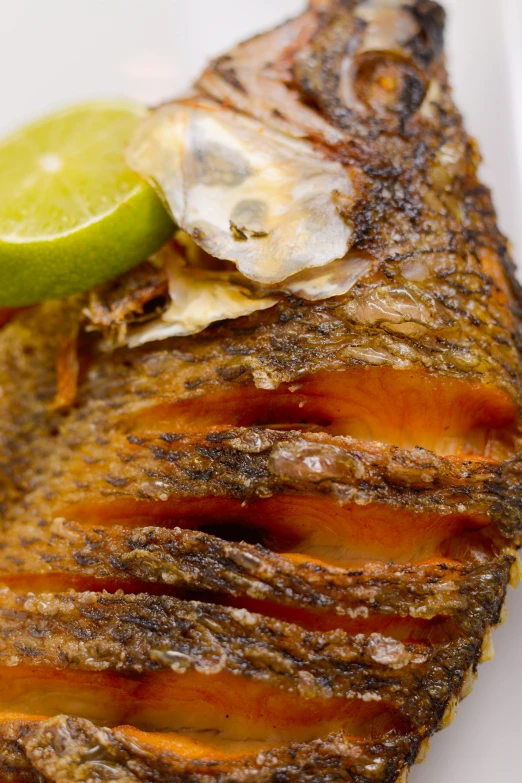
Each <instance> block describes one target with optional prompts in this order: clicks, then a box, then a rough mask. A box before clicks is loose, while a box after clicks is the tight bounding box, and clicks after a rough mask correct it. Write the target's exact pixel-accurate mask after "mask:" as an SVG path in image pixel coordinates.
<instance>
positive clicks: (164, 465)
mask: <svg viewBox="0 0 522 783" xmlns="http://www.w3.org/2000/svg"><path fill="white" fill-rule="evenodd" d="M443 26H444V12H443V10H442V9H441V7H440V6H439V5H437V4H436V3H434V2H431V0H408V1H407V2H395V0H344V1H341V0H337V1H334V0H314V2H311V4H310V6H309V8H308V9H307V10H306V11H305V12H304V13H303V14H302V15H301V16H300V17H298V18H297V19H294V20H291V21H290V22H288V23H286V24H284V25H282V26H281V27H279V28H277V29H275V30H273V31H271V32H269V33H266V34H264V35H261V36H257V37H256V38H254V39H252V40H250V41H247V42H246V43H244V44H241V45H240V46H238V47H236V48H235V49H234V50H232V51H231V52H230V53H229V54H228V55H225V56H223V57H221V58H219V59H218V60H216V61H215V62H214V63H212V64H211V66H210V67H209V68H208V69H207V70H206V71H205V72H204V73H203V75H202V76H201V78H200V79H199V81H198V83H197V85H196V87H195V95H196V96H197V100H198V101H200V103H202V104H205V105H207V104H208V103H209V102H211V103H212V105H213V106H217V107H218V109H219V107H222V108H223V110H226V112H236V113H237V116H238V117H246V118H248V119H249V121H250V120H252V121H255V122H258V123H262V124H263V125H265V126H266V127H267V128H268V129H270V132H271V133H272V132H273V133H274V134H284V135H285V136H286V137H289V138H292V139H295V140H298V141H299V142H300V143H306V144H308V145H310V147H311V149H313V154H314V156H316V155H320V156H323V157H324V159H325V160H328V161H330V162H336V163H340V164H342V166H343V167H344V169H345V171H346V172H348V174H349V177H350V181H351V183H352V186H353V192H352V193H351V197H350V199H348V200H347V199H341V200H340V201H339V203H338V207H339V210H340V213H341V214H342V217H343V220H344V221H346V225H347V227H348V229H349V231H348V232H347V233H348V234H349V236H350V237H351V239H350V242H351V243H352V249H353V250H354V252H356V253H359V254H360V253H363V254H366V255H365V258H366V257H367V258H369V259H370V260H371V263H370V265H369V267H368V268H367V269H366V271H364V273H363V274H362V276H361V277H360V279H358V280H357V282H356V283H355V284H354V285H353V287H352V288H351V289H350V290H349V291H348V292H346V293H344V294H343V295H342V296H338V297H334V298H332V299H325V300H319V301H307V300H305V299H303V298H299V297H297V296H291V295H284V294H279V295H278V296H277V299H278V302H277V304H276V305H274V306H273V307H272V308H270V309H265V310H263V311H259V312H256V313H253V314H252V315H249V316H247V317H244V318H240V319H238V320H235V321H225V322H222V323H218V324H214V325H213V326H210V327H209V328H207V329H206V330H205V331H204V332H202V333H200V334H198V335H195V336H192V337H179V338H175V339H168V340H164V341H162V342H151V343H147V344H145V345H142V346H141V347H135V348H128V347H120V348H117V349H116V350H113V351H112V352H107V351H106V350H104V346H103V341H101V340H100V334H99V332H100V331H102V332H104V333H107V332H111V330H112V331H113V332H116V331H117V332H122V333H123V332H124V331H125V329H126V328H127V327H130V326H132V321H133V319H134V318H135V317H136V316H137V317H138V318H139V317H141V314H142V313H143V312H144V308H145V307H146V305H147V303H148V302H157V300H158V297H159V298H160V299H161V298H165V297H166V296H167V294H168V291H167V287H166V281H165V279H164V277H162V273H161V272H159V271H158V270H157V268H156V267H154V266H152V265H150V264H144V265H143V267H141V268H140V269H138V270H136V271H135V272H133V273H130V274H129V275H126V276H125V278H123V279H122V280H120V281H118V282H116V283H112V284H110V285H108V286H105V287H103V288H102V289H99V290H98V291H96V292H93V293H92V294H91V295H90V297H77V298H75V299H72V300H68V301H65V302H53V303H47V304H44V305H41V306H39V307H38V308H34V309H32V310H29V311H26V312H22V313H19V314H17V315H16V316H15V317H14V318H13V319H12V320H11V322H10V323H9V324H7V325H6V326H5V327H4V328H3V329H2V331H1V332H0V384H1V389H2V395H1V397H0V408H1V423H0V438H1V443H2V456H1V458H0V461H1V467H2V470H1V472H0V481H1V485H0V486H1V498H0V502H1V506H2V518H3V522H2V527H1V529H0V585H1V586H2V589H1V590H0V709H1V710H2V712H0V772H1V776H2V779H3V780H6V781H11V783H43V781H44V780H46V781H48V780H51V781H55V783H65V781H69V780H73V779H74V780H80V781H96V783H109V781H120V782H121V783H135V781H154V783H167V782H168V783H171V781H179V783H211V781H215V780H216V779H218V780H219V781H221V783H246V781H259V783H265V781H266V783H294V782H295V783H297V782H298V781H299V783H303V781H305V782H309V783H316V781H318V780H321V781H333V780H345V781H349V782H350V783H370V782H371V783H394V781H396V780H398V779H399V778H400V779H403V776H404V775H405V774H407V770H408V768H409V767H410V765H411V764H413V763H414V761H415V759H416V758H417V755H418V753H419V749H420V748H421V746H422V745H423V743H424V742H425V741H426V740H427V739H428V738H429V736H430V735H431V734H432V733H433V732H434V731H436V730H437V729H439V728H442V727H443V726H444V725H446V723H447V722H448V720H449V718H450V717H451V716H452V714H453V712H454V709H455V705H456V703H457V701H458V699H459V698H460V697H461V696H464V695H466V693H467V691H468V690H469V686H470V682H471V681H472V678H473V676H474V674H475V671H476V668H477V664H478V663H479V661H480V660H482V659H485V658H487V655H488V650H487V643H488V638H489V634H490V630H491V628H492V627H493V626H494V625H496V624H497V623H498V622H499V621H500V620H501V617H502V606H503V602H504V598H505V594H506V589H507V586H508V583H509V582H510V581H511V582H512V583H515V581H516V579H517V574H518V573H519V568H518V567H517V561H516V549H517V548H518V547H519V546H520V539H521V530H522V528H521V509H522V497H521V493H520V487H521V485H522V483H521V480H520V479H521V462H520V415H521V400H522V398H521V392H520V389H521V388H522V387H521V376H522V372H521V326H520V317H519V314H520V306H521V301H522V299H521V296H520V288H519V286H518V283H517V282H516V280H515V277H514V274H513V264H512V262H511V259H510V255H509V246H508V243H507V241H506V239H505V238H504V237H503V236H502V235H501V233H500V232H499V230H498V227H497V223H496V216H495V212H494V209H493V206H492V203H491V198H490V195H489V192H488V191H487V189H486V188H485V187H484V186H483V185H482V184H481V183H480V181H479V179H478V176H477V167H478V164H479V153H478V151H477V148H476V145H475V144H474V142H473V141H472V140H471V139H470V138H469V137H468V136H467V135H466V132H465V130H464V128H463V124H462V120H461V117H460V115H459V113H458V111H457V109H456V107H455V105H454V103H453V101H452V97H451V91H450V88H449V85H448V80H447V75H446V71H445V65H444V52H443ZM224 159H226V160H228V161H230V159H231V158H230V155H228V157H227V156H226V155H225V158H224ZM239 228H241V227H239ZM246 236H247V238H246V239H241V243H242V245H243V244H246V245H248V243H252V242H263V241H264V238H263V237H253V236H250V237H249V235H248V234H246ZM204 239H205V238H204V236H203V234H202V232H200V233H199V234H198V236H197V240H198V241H199V242H201V243H204ZM258 247H259V246H258ZM71 341H72V342H73V344H74V345H75V346H76V350H77V355H78V361H77V362H76V361H73V362H72V363H71V362H70V361H69V359H68V357H70V346H71ZM57 357H60V361H61V365H59V366H61V368H62V369H60V370H59V373H58V377H57V371H56V367H57ZM64 368H65V369H64ZM64 373H65V381H64ZM60 378H61V379H62V382H61V383H60ZM67 389H69V392H70V390H71V389H72V390H73V391H72V393H69V392H67ZM89 694H92V697H89ZM220 700H221V701H220ZM200 702H202V703H204V704H206V707H205V713H204V715H203V717H202V714H201V711H200V710H199V708H198V703H200ZM225 712H226V713H227V717H226V719H223V715H224V714H225ZM205 721H206V722H205ZM310 727H311V728H310ZM401 776H402V777H401Z"/></svg>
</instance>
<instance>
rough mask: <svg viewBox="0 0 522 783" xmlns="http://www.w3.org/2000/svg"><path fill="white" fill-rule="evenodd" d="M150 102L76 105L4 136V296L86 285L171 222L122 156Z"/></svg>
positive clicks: (126, 262) (29, 296)
mask: <svg viewBox="0 0 522 783" xmlns="http://www.w3.org/2000/svg"><path fill="white" fill-rule="evenodd" d="M146 113H147V111H146V109H144V108H143V107H141V106H139V105H136V104H133V103H127V102H114V101H110V102H109V101H101V102H96V103H89V104H84V105H81V106H73V107H72V108H69V109H66V110H64V111H61V112H58V113H57V114H54V115H52V116H50V117H47V118H45V119H42V120H39V121H37V122H35V123H33V124H32V125H29V126H27V127H25V128H23V129H22V130H19V131H18V132H17V133H15V134H13V135H12V136H10V137H9V138H7V139H5V140H4V141H3V142H0V172H1V173H0V306H7V307H17V306H20V305H28V304H33V303H35V302H40V301H43V300H44V299H54V298H57V297H62V296H68V295H70V294H73V293H76V292H79V291H85V290H87V289H89V288H92V287H93V286H95V285H98V284H99V283H102V282H103V281H104V280H108V279H110V278H111V277H115V276H116V275H119V274H121V273H122V272H125V271H126V270H127V269H130V268H132V267H133V266H136V264H139V263H140V262H141V261H143V260H144V259H145V258H147V256H149V255H150V254H151V253H154V252H155V251H156V250H158V249H159V248H160V247H161V245H163V244H164V243H165V242H166V241H167V240H168V239H169V237H170V236H171V235H172V233H173V231H174V225H173V223H172V221H171V219H170V217H169V216H168V215H167V212H166V211H165V209H164V207H163V205H162V203H161V201H160V199H159V198H158V196H157V195H156V193H155V192H154V190H153V189H152V188H151V187H150V186H149V185H148V184H147V183H146V182H145V181H144V180H142V179H140V178H139V177H138V176H137V175H136V174H134V173H133V172H132V171H131V170H130V169H129V168H128V167H127V166H126V164H125V161H124V150H125V145H126V143H127V141H128V139H129V137H130V135H131V134H132V132H133V131H134V129H135V128H136V126H137V125H138V123H139V122H140V121H141V119H142V118H143V117H144V116H145V115H146Z"/></svg>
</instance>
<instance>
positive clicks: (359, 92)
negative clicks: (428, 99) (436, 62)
mask: <svg viewBox="0 0 522 783" xmlns="http://www.w3.org/2000/svg"><path fill="white" fill-rule="evenodd" d="M354 65H355V74H354V79H353V85H354V92H355V94H356V96H357V98H358V100H359V101H360V102H361V103H363V104H364V105H365V106H367V107H368V108H369V109H372V110H373V111H375V112H377V113H379V114H382V113H383V112H391V113H393V114H400V115H408V116H409V115H412V114H415V112H416V111H417V110H418V109H419V107H420V106H421V104H422V102H423V100H424V97H425V95H426V90H427V84H426V80H425V79H424V78H423V76H422V75H421V74H420V73H419V71H418V69H417V68H416V67H415V65H414V64H413V63H412V62H411V61H409V60H407V59H406V58H403V57H401V56H399V55H397V54H395V53H392V52H364V53H363V54H361V55H359V57H357V58H356V60H355V63H354Z"/></svg>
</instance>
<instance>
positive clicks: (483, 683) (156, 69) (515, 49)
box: [0, 0, 522, 783]
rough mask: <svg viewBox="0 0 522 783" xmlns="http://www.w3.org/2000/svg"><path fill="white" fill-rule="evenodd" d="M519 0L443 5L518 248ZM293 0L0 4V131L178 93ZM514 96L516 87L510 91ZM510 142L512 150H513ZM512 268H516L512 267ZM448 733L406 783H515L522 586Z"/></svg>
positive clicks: (521, 152) (521, 148)
mask: <svg viewBox="0 0 522 783" xmlns="http://www.w3.org/2000/svg"><path fill="white" fill-rule="evenodd" d="M519 2H520V0H446V7H447V8H448V9H449V10H450V12H451V13H450V26H449V52H450V67H451V71H452V74H453V77H454V78H453V80H454V83H455V86H456V93H457V99H458V102H459V105H460V106H461V108H462V109H463V111H464V114H465V116H466V120H467V123H468V126H469V128H470V129H471V131H472V133H473V134H475V135H476V136H477V137H478V139H479V141H480V144H481V148H482V151H483V154H484V158H485V160H486V164H485V166H484V172H483V173H484V177H485V179H486V181H487V182H488V183H489V184H491V185H492V186H493V187H494V191H495V197H496V203H497V205H498V208H499V213H500V222H501V225H502V227H503V229H504V230H505V231H506V232H507V233H508V234H509V236H510V237H511V238H512V240H513V241H514V242H516V244H517V246H518V247H519V248H520V250H521V252H522V197H521V191H522V187H521V185H522V177H521V172H522V165H521V164H522V86H520V85H521V84H522V23H521V16H520V7H519ZM303 4H304V0H303V2H302V1H301V0H262V2H260V0H146V2H144V1H143V0H74V1H73V2H71V0H45V2H44V1H43V0H40V1H38V0H0V25H1V27H0V31H1V32H0V41H1V45H0V74H1V91H0V100H1V103H0V132H3V131H4V130H7V129H10V128H12V127H14V126H16V125H17V124H18V123H21V122H23V121H25V120H27V119H29V118H31V117H33V116H35V115H37V114H39V113H41V112H42V111H46V110H47V109H49V108H50V107H54V106H57V105H61V104H63V103H66V102H68V101H70V100H79V99H83V98H86V97H95V96H100V95H128V96H131V97H135V98H138V99H141V100H143V101H147V102H156V101H160V100H162V99H165V98H168V97H169V96H170V95H172V94H173V93H176V92H177V91H180V90H182V89H183V88H184V87H185V86H186V85H187V84H188V83H189V82H190V80H191V78H192V77H194V76H195V75H196V74H197V73H198V71H199V70H200V69H201V67H202V65H203V63H204V62H205V61H206V60H207V58H208V57H210V56H212V55H214V54H217V53H219V52H220V51H223V50H226V49H227V48H228V47H229V46H230V45H231V44H232V43H233V42H235V41H238V40H240V39H241V38H243V37H245V36H247V35H249V34H251V33H254V32H258V31H260V30H262V29H263V28H267V27H270V26H272V25H273V24H275V23H276V22H278V21H280V20H282V19H283V18H285V17H286V16H289V15H291V14H293V13H296V12H298V11H299V10H300V9H301V8H302V7H303ZM517 91H519V92H518V93H517ZM517 145H518V146H517ZM521 265H522V261H521ZM509 607H510V617H509V622H508V623H507V625H505V626H504V627H503V628H501V629H500V630H498V631H497V632H496V634H495V642H496V647H497V655H496V658H495V661H494V662H493V663H489V664H487V665H485V666H482V667H481V669H480V676H479V679H478V682H477V685H476V687H475V690H474V692H473V694H472V695H471V696H470V697H469V698H468V699H467V700H466V701H465V702H464V703H463V705H462V707H461V708H460V710H459V715H458V718H457V720H456V721H455V722H454V724H453V725H452V727H451V728H450V729H449V730H448V731H445V732H443V733H442V734H440V735H438V736H437V737H436V738H435V739H434V741H433V743H432V751H431V753H430V755H429V757H428V761H427V762H426V763H425V764H424V765H423V766H421V767H417V768H415V770H414V772H413V774H412V776H411V782H412V783H442V781H444V783H495V781H499V782H500V781H502V783H521V781H522V761H521V758H522V753H521V748H520V745H521V744H522V707H521V697H522V685H521V682H522V591H521V592H520V593H519V594H518V595H512V596H510V599H509Z"/></svg>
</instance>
